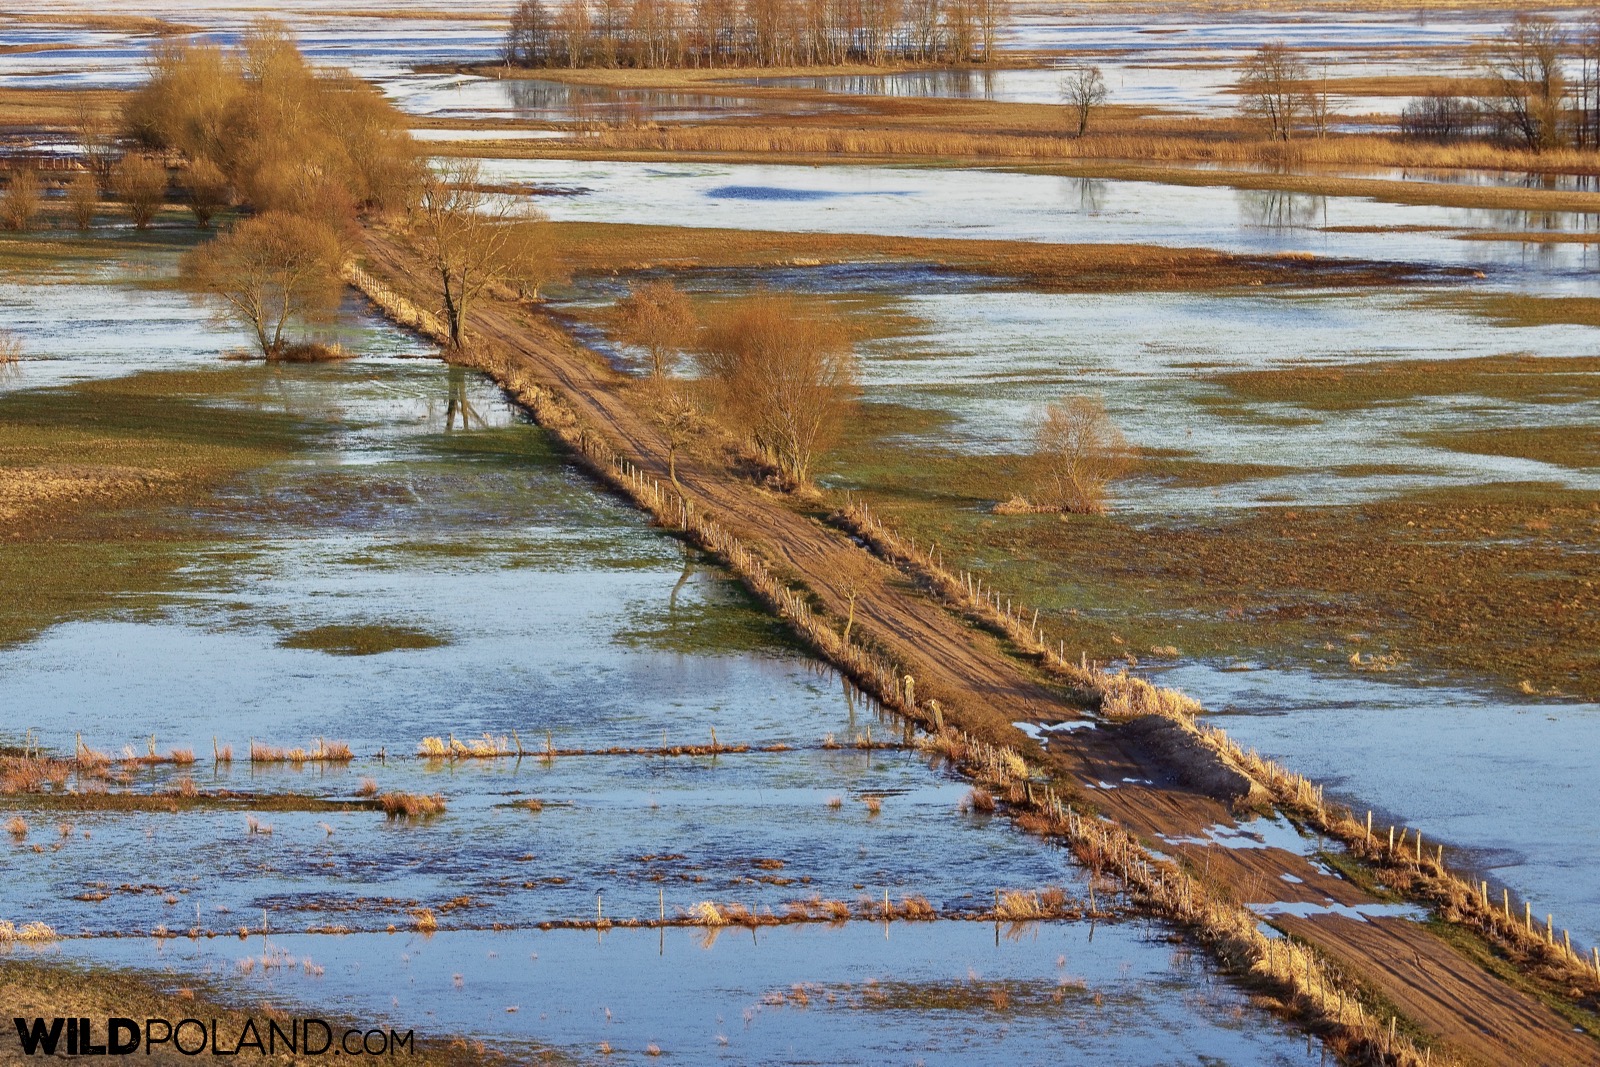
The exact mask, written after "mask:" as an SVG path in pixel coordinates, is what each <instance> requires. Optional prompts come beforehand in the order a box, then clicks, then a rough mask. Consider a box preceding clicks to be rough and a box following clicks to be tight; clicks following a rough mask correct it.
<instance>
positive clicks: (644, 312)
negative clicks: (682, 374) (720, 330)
mask: <svg viewBox="0 0 1600 1067" xmlns="http://www.w3.org/2000/svg"><path fill="white" fill-rule="evenodd" d="M614 322H615V327H614V334H615V336H616V338H617V340H619V341H621V342H623V343H624V344H630V345H635V346H637V347H639V348H642V349H644V350H645V351H646V352H648V353H650V373H651V375H653V376H654V377H657V378H662V377H665V376H666V375H667V374H669V373H671V371H672V364H673V363H674V362H675V361H676V360H677V357H678V355H679V354H681V353H682V352H683V351H684V350H685V349H687V348H688V347H689V346H690V345H691V344H693V343H694V338H695V334H696V333H698V332H699V330H700V320H699V319H698V318H697V317H696V316H695V313H694V305H693V304H691V303H690V302H689V298H688V297H687V296H684V295H683V292H682V291H681V290H680V289H679V288H678V287H677V286H675V285H673V284H672V283H671V282H647V283H645V284H644V285H640V286H636V287H635V288H634V289H633V291H632V292H630V293H629V294H628V295H627V296H625V297H623V298H622V299H621V300H619V301H617V306H616V312H615V319H614Z"/></svg>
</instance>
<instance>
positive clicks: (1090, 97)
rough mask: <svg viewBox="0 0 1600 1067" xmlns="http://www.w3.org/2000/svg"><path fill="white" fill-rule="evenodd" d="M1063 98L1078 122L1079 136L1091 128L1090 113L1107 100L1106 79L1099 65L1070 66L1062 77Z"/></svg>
mask: <svg viewBox="0 0 1600 1067" xmlns="http://www.w3.org/2000/svg"><path fill="white" fill-rule="evenodd" d="M1061 98H1062V99H1063V100H1065V101H1066V104H1067V107H1068V109H1070V110H1071V112H1072V115H1073V118H1074V119H1076V121H1077V124H1078V136H1079V137H1082V136H1083V135H1084V134H1085V133H1086V132H1088V129H1089V115H1090V113H1091V112H1093V111H1094V109H1095V108H1097V107H1099V106H1100V105H1101V104H1103V103H1105V102H1106V80H1105V78H1104V77H1102V76H1101V74H1100V68H1099V67H1093V66H1075V67H1070V68H1068V70H1067V73H1066V74H1064V75H1063V76H1062V78H1061Z"/></svg>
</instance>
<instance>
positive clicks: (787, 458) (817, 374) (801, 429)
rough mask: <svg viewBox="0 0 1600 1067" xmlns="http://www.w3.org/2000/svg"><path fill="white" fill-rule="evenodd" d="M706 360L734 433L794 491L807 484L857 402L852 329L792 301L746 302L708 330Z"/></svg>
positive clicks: (702, 355)
mask: <svg viewBox="0 0 1600 1067" xmlns="http://www.w3.org/2000/svg"><path fill="white" fill-rule="evenodd" d="M699 362H700V367H701V370H702V372H703V373H704V375H705V378H706V380H707V382H708V384H709V385H710V387H711V390H712V395H713V397H714V399H715V401H716V403H717V406H718V408H719V410H720V411H721V412H722V413H723V414H724V416H725V417H726V418H727V419H728V421H729V422H730V423H731V424H732V425H733V427H734V428H736V429H737V430H739V431H741V432H743V433H745V434H747V435H748V436H749V438H750V440H751V441H752V442H753V443H754V444H755V445H756V447H757V448H758V449H760V450H761V452H762V453H763V454H764V455H765V456H767V457H768V458H769V459H770V460H771V461H772V463H773V464H774V465H775V466H777V468H778V470H779V471H780V473H781V475H782V477H783V478H784V480H785V481H786V482H787V483H788V484H789V485H790V486H793V487H799V486H803V485H805V484H807V483H808V482H809V481H810V478H811V468H812V464H813V463H814V462H815V460H816V457H817V455H818V454H819V453H820V452H821V451H822V450H823V449H825V448H826V447H827V446H828V445H829V444H830V443H831V441H832V440H833V437H834V435H835V434H837V433H838V431H839V428H840V427H841V425H842V424H843V422H844V419H845V416H846V413H847V411H848V408H849V405H850V404H851V402H852V401H853V399H854V397H855V352H854V348H853V346H852V344H851V339H850V333H849V331H848V330H847V329H846V328H845V326H844V323H843V322H841V321H840V320H839V319H838V318H837V317H836V316H833V315H831V314H828V313H827V312H826V311H824V310H823V309H821V308H818V307H816V306H814V305H808V304H805V303H802V302H801V301H799V300H797V299H795V298H794V297H792V296H787V295H779V294H772V293H762V294H758V295H755V296H748V297H743V298H741V299H739V300H736V301H734V302H733V303H732V304H731V305H730V306H729V307H727V308H725V309H723V310H722V312H721V313H720V314H719V315H718V316H717V317H716V318H715V319H714V320H713V322H712V323H711V325H710V326H709V327H708V328H707V330H706V333H705V335H704V338H703V340H702V343H701V348H700V352H699Z"/></svg>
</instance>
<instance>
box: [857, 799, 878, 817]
mask: <svg viewBox="0 0 1600 1067" xmlns="http://www.w3.org/2000/svg"><path fill="white" fill-rule="evenodd" d="M861 803H863V804H865V805H866V806H867V817H868V818H869V819H870V818H876V817H877V816H878V815H879V814H880V813H882V811H883V798H882V797H872V796H867V797H862V798H861Z"/></svg>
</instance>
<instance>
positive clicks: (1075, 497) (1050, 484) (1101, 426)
mask: <svg viewBox="0 0 1600 1067" xmlns="http://www.w3.org/2000/svg"><path fill="white" fill-rule="evenodd" d="M1033 437H1034V454H1033V463H1032V465H1033V467H1034V487H1033V492H1032V493H1031V494H1030V495H1031V498H1032V500H1033V502H1034V503H1035V504H1036V505H1038V506H1039V507H1044V508H1049V509H1050V510H1053V511H1063V512H1074V513H1077V514H1085V515H1098V514H1101V513H1102V512H1104V511H1105V510H1106V503H1105V499H1106V486H1108V485H1109V484H1110V483H1111V482H1112V481H1113V480H1114V479H1116V478H1117V477H1119V476H1120V475H1121V474H1122V473H1123V472H1124V471H1126V470H1127V468H1128V466H1129V463H1130V455H1129V452H1128V443H1127V441H1126V439H1124V438H1123V436H1122V432H1121V431H1120V430H1118V429H1117V427H1116V425H1115V424H1114V423H1113V422H1112V421H1111V418H1110V416H1108V415H1107V414H1106V409H1105V405H1104V404H1102V403H1101V402H1100V401H1099V400H1097V399H1095V398H1093V397H1085V396H1069V397H1065V398H1063V399H1061V400H1057V401H1055V402H1053V403H1051V404H1049V405H1048V406H1047V407H1046V408H1045V409H1044V412H1043V414H1041V415H1040V417H1039V420H1038V422H1037V424H1036V425H1035V427H1034V435H1033Z"/></svg>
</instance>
